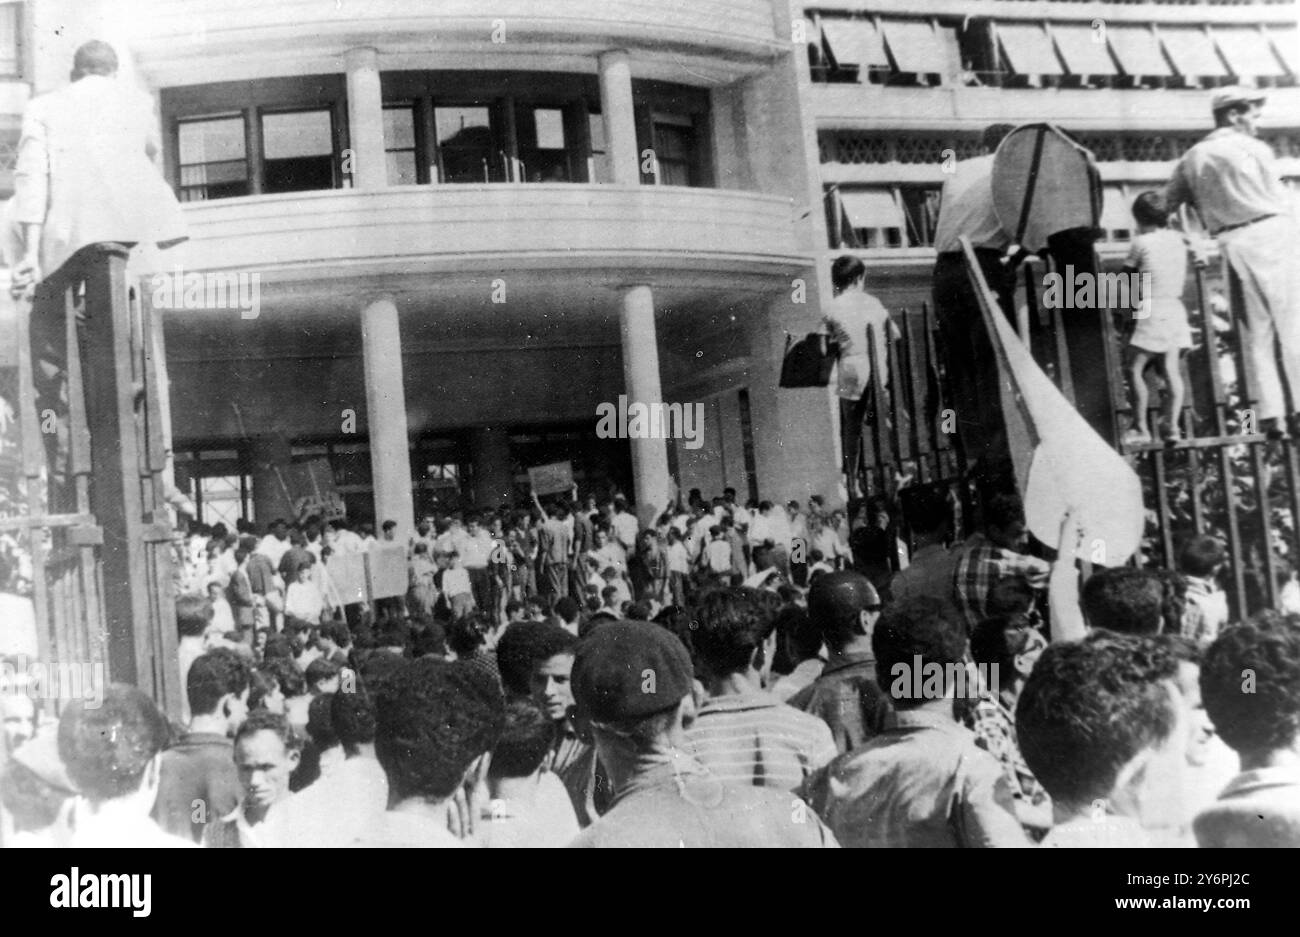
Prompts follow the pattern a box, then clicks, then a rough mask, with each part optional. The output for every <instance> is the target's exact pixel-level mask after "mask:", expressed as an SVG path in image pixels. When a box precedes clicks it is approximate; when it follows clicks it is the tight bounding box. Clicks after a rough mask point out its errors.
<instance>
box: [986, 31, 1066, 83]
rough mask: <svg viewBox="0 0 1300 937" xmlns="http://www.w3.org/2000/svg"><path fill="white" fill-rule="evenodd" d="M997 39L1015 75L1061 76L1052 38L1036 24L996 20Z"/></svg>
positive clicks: (1061, 70) (1061, 69)
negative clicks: (998, 21)
mask: <svg viewBox="0 0 1300 937" xmlns="http://www.w3.org/2000/svg"><path fill="white" fill-rule="evenodd" d="M997 30H998V41H999V42H1000V43H1001V45H1002V54H1003V55H1005V56H1006V57H1007V62H1008V63H1009V64H1010V66H1011V70H1012V71H1013V72H1015V73H1016V74H1017V75H1064V74H1065V70H1064V69H1063V68H1061V63H1060V62H1059V61H1058V60H1057V58H1056V53H1055V52H1054V51H1053V50H1052V40H1051V39H1049V38H1048V37H1047V31H1046V30H1045V29H1043V26H1042V25H1041V24H1039V23H998V24H997Z"/></svg>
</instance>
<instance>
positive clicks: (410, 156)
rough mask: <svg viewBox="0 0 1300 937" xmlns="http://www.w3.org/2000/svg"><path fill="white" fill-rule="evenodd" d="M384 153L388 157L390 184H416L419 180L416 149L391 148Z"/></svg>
mask: <svg viewBox="0 0 1300 937" xmlns="http://www.w3.org/2000/svg"><path fill="white" fill-rule="evenodd" d="M384 155H385V156H386V157H387V159H388V184H389V185H415V184H416V182H418V181H419V178H418V176H417V175H416V170H415V151H414V150H396V151H394V150H389V151H388V152H387V153H385V154H384Z"/></svg>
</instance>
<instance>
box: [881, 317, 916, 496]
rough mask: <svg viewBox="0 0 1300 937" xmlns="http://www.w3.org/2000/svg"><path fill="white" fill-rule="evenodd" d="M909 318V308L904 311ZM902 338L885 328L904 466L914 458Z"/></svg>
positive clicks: (889, 389)
mask: <svg viewBox="0 0 1300 937" xmlns="http://www.w3.org/2000/svg"><path fill="white" fill-rule="evenodd" d="M902 317H903V318H904V319H906V318H907V310H906V309H904V310H903V313H902ZM899 341H901V339H896V338H894V336H893V334H892V333H891V332H890V330H889V329H888V327H886V330H885V343H886V344H885V358H886V365H887V367H888V368H889V372H888V377H889V385H888V387H887V389H886V393H888V395H889V403H890V406H889V409H890V411H891V412H892V413H893V422H894V426H893V436H894V441H895V444H896V445H897V447H898V460H899V462H900V463H901V464H902V465H903V466H904V469H903V471H906V468H905V467H906V465H907V464H908V463H909V462H911V460H912V414H911V411H910V410H909V402H908V393H907V391H908V384H907V377H906V375H905V374H904V373H903V356H902V353H901V351H900V349H899V347H898V343H899Z"/></svg>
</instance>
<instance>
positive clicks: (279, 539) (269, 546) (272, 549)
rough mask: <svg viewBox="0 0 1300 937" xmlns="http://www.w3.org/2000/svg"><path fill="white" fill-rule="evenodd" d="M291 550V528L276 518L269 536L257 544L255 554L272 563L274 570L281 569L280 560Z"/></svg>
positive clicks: (269, 530) (270, 527) (268, 529)
mask: <svg viewBox="0 0 1300 937" xmlns="http://www.w3.org/2000/svg"><path fill="white" fill-rule="evenodd" d="M288 549H289V527H288V525H287V524H285V522H284V521H283V520H281V519H280V518H276V519H275V520H273V521H271V524H270V526H269V527H268V528H267V534H266V536H265V537H263V538H262V539H261V540H259V541H258V542H257V550H256V551H255V552H257V553H260V554H262V555H263V556H264V557H266V558H267V559H268V560H270V561H271V568H272V569H279V568H280V560H281V559H283V558H284V554H285V552H286V551H287V550H288Z"/></svg>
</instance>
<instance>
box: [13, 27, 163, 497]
mask: <svg viewBox="0 0 1300 937" xmlns="http://www.w3.org/2000/svg"><path fill="white" fill-rule="evenodd" d="M117 71H118V61H117V54H116V53H115V52H114V51H113V47H112V46H110V45H109V44H108V43H106V42H101V41H99V40H92V41H90V42H87V43H86V44H85V45H83V46H81V48H79V49H78V50H77V52H76V54H75V56H74V59H73V67H72V75H71V79H72V81H71V84H69V85H68V86H66V87H64V88H61V89H59V90H58V91H53V92H51V93H49V94H43V95H41V96H39V97H37V98H35V99H33V100H32V101H31V103H29V104H28V105H27V109H26V112H25V113H24V114H23V129H22V136H21V138H20V140H19V144H18V159H17V163H16V165H15V167H14V197H13V198H12V199H11V200H10V201H9V203H8V204H7V205H6V206H5V210H4V215H5V217H4V221H3V223H2V224H0V228H2V229H3V235H4V238H3V240H4V250H5V254H6V257H7V259H8V262H9V265H10V268H11V270H12V274H13V275H12V287H11V289H12V292H13V293H14V295H15V296H22V295H24V294H26V293H28V292H29V291H30V290H32V289H33V288H37V287H40V286H41V285H42V284H43V283H44V282H45V281H47V280H48V278H49V277H50V276H51V275H52V274H53V273H55V272H56V271H57V270H59V269H60V268H61V267H62V266H63V265H64V264H65V263H66V262H67V261H68V260H69V259H70V258H71V257H72V256H73V255H74V254H76V253H77V252H78V251H79V250H80V249H81V248H83V247H86V246H87V245H90V244H97V243H122V244H130V245H141V246H142V247H144V248H145V249H151V248H153V247H155V246H156V247H159V248H167V247H171V246H173V245H175V244H177V243H179V242H181V241H183V240H185V239H186V237H187V235H186V233H185V222H184V219H183V218H182V217H181V213H180V206H179V204H178V203H177V201H176V196H175V195H174V194H173V193H172V191H171V189H170V188H169V187H168V185H167V183H166V182H165V181H164V180H163V178H162V176H161V175H160V174H159V172H158V169H157V167H156V166H155V164H154V163H153V160H154V158H156V156H157V155H158V154H159V153H160V152H161V146H160V143H159V138H158V121H157V119H156V117H155V116H154V114H153V105H152V102H150V101H149V100H148V98H146V97H144V95H143V94H141V93H140V92H137V91H135V90H133V89H131V88H129V87H128V86H127V85H126V84H125V83H124V82H119V81H118V80H117ZM80 324H81V323H80V321H79V322H78V325H80ZM65 345H66V330H65V319H64V298H63V296H62V294H61V291H59V290H57V289H48V290H45V289H40V288H37V289H36V292H35V297H34V299H33V306H32V320H31V348H32V357H33V361H32V370H33V383H34V384H35V389H36V407H37V412H38V413H45V412H46V411H47V410H49V411H53V412H54V413H55V414H56V415H57V417H58V420H57V423H58V426H57V430H58V432H57V433H55V434H51V435H47V436H46V440H47V443H46V447H47V458H48V459H49V464H50V476H51V480H52V482H54V484H52V485H51V501H52V502H53V501H57V500H58V499H60V498H65V497H67V492H66V491H64V490H63V488H64V484H65V482H66V472H67V467H66V465H65V464H64V463H65V462H66V461H67V453H68V446H69V443H68V428H67V412H68V401H67V387H66V386H65V385H66V382H67V378H66V371H67V349H66V347H65ZM160 377H161V376H160ZM160 386H161V387H165V386H166V382H165V378H163V379H161V380H160ZM64 506H65V507H71V505H64Z"/></svg>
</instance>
